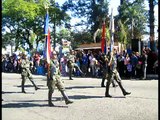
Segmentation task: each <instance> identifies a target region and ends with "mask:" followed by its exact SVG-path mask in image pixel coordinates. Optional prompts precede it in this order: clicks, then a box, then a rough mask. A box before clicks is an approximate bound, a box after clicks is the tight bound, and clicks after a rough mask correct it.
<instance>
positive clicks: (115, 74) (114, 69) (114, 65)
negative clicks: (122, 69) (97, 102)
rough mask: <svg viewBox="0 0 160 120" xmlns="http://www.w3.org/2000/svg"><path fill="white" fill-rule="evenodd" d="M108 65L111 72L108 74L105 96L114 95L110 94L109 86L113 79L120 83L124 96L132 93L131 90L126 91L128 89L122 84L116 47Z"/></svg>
mask: <svg viewBox="0 0 160 120" xmlns="http://www.w3.org/2000/svg"><path fill="white" fill-rule="evenodd" d="M108 66H109V67H110V73H109V74H108V81H107V85H106V92H105V97H112V96H111V95H109V86H110V83H111V82H112V80H113V79H115V80H116V82H117V83H118V85H119V87H120V89H121V90H122V93H123V95H124V96H125V95H129V94H131V93H130V92H126V90H125V89H124V88H123V86H122V83H121V78H120V76H119V73H118V71H117V58H116V49H114V51H113V52H111V57H110V60H109V63H108Z"/></svg>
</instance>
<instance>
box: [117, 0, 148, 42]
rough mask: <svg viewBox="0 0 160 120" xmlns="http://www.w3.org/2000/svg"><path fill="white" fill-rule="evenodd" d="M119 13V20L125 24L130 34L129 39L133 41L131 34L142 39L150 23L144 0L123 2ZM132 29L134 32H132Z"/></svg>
mask: <svg viewBox="0 0 160 120" xmlns="http://www.w3.org/2000/svg"><path fill="white" fill-rule="evenodd" d="M118 11H119V15H118V19H120V20H121V22H122V24H125V26H126V28H125V29H126V31H128V32H130V33H128V34H127V38H128V39H131V37H132V36H131V32H133V35H134V38H137V39H139V38H141V36H142V35H143V34H144V33H145V32H146V31H145V27H146V23H147V21H148V12H147V10H146V9H145V5H144V0H137V1H132V2H129V1H123V4H122V5H121V6H120V7H119V9H118ZM132 21H133V24H132ZM132 27H133V31H132V30H131V28H132ZM122 33H123V32H122ZM120 36H121V35H120Z"/></svg>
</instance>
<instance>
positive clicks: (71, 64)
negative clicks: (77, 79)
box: [67, 50, 85, 80]
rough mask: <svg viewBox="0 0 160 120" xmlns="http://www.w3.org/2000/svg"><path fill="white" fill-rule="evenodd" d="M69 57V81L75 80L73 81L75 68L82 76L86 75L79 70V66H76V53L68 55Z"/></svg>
mask: <svg viewBox="0 0 160 120" xmlns="http://www.w3.org/2000/svg"><path fill="white" fill-rule="evenodd" d="M67 57H68V61H67V67H68V70H69V79H70V80H73V79H72V72H73V69H74V67H76V68H77V69H78V70H79V71H80V73H81V74H82V75H85V74H84V73H83V72H82V71H81V69H80V68H79V66H78V65H77V64H75V55H74V51H73V50H72V51H71V52H70V55H68V56H67Z"/></svg>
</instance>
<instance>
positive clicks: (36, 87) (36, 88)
mask: <svg viewBox="0 0 160 120" xmlns="http://www.w3.org/2000/svg"><path fill="white" fill-rule="evenodd" d="M30 81H31V82H32V84H33V86H34V88H35V90H38V89H40V88H39V87H38V86H37V85H36V84H35V83H34V81H33V79H30Z"/></svg>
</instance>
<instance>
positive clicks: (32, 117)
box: [2, 73, 158, 120]
mask: <svg viewBox="0 0 160 120" xmlns="http://www.w3.org/2000/svg"><path fill="white" fill-rule="evenodd" d="M33 78H34V80H35V83H36V84H37V85H38V87H40V88H41V89H40V90H38V91H35V90H34V87H33V86H32V84H31V82H30V81H29V80H27V81H26V84H25V85H26V87H25V90H26V92H27V93H26V94H24V93H21V75H20V74H15V73H2V99H3V101H2V120H158V80H156V79H151V80H122V84H123V86H124V88H125V89H126V90H127V91H129V92H131V95H129V96H126V97H124V96H123V94H122V92H121V90H120V88H119V87H117V88H113V87H112V86H110V87H111V88H110V94H111V95H112V96H113V97H112V98H106V97H105V96H104V95H105V88H104V87H100V83H101V79H100V78H82V77H79V78H78V77H77V78H76V77H73V79H74V80H69V79H68V77H62V79H63V81H64V85H65V87H66V93H67V94H68V96H69V98H70V99H71V100H73V101H74V103H73V104H69V105H66V104H65V102H64V100H63V98H62V96H61V94H60V92H59V91H58V90H57V89H56V90H55V92H54V94H53V97H52V98H53V103H54V104H55V107H49V106H48V88H47V85H46V77H45V76H41V75H33Z"/></svg>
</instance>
